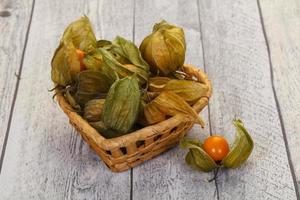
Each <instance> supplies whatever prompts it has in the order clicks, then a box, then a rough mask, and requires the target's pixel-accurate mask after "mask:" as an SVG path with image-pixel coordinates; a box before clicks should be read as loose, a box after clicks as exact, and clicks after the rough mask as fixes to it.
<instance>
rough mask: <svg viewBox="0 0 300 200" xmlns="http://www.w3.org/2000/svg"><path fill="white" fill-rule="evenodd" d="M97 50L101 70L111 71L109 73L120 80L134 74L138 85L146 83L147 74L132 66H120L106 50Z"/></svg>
mask: <svg viewBox="0 0 300 200" xmlns="http://www.w3.org/2000/svg"><path fill="white" fill-rule="evenodd" d="M98 50H99V51H100V52H101V53H102V58H103V63H102V65H101V68H109V69H111V73H112V71H114V72H115V73H117V74H118V76H119V77H120V78H124V77H126V76H130V75H133V74H135V73H136V75H137V77H138V80H139V84H140V85H144V84H145V83H146V82H148V76H149V75H148V72H146V71H143V70H141V69H140V68H138V67H136V66H133V65H127V66H125V65H122V64H120V63H119V62H118V61H117V60H116V59H115V58H114V57H113V56H112V55H111V54H110V53H109V52H108V51H107V50H105V49H102V48H100V49H98Z"/></svg>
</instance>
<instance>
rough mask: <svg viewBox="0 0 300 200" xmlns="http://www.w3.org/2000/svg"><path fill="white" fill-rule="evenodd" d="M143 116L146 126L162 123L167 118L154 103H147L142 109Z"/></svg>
mask: <svg viewBox="0 0 300 200" xmlns="http://www.w3.org/2000/svg"><path fill="white" fill-rule="evenodd" d="M144 116H145V118H146V121H147V125H152V124H156V123H158V122H162V121H164V120H165V119H166V118H167V116H166V114H165V113H164V112H162V111H161V110H160V109H159V108H158V107H157V106H156V105H155V104H154V103H149V104H147V105H146V106H145V108H144Z"/></svg>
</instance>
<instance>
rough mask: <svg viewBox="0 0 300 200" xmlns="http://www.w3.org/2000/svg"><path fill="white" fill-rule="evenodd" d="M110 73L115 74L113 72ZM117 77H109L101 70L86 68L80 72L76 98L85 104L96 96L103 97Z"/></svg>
mask: <svg viewBox="0 0 300 200" xmlns="http://www.w3.org/2000/svg"><path fill="white" fill-rule="evenodd" d="M110 75H114V74H113V73H111V74H110ZM116 79H117V77H116V76H115V77H114V78H113V77H109V76H107V75H106V74H104V73H102V72H100V71H93V70H86V71H82V72H80V73H79V76H78V84H77V91H76V94H75V99H76V101H77V103H79V104H80V105H82V106H83V105H85V104H86V103H87V102H88V101H90V100H92V99H95V98H103V97H105V96H106V93H107V92H108V91H109V88H110V86H111V85H112V84H113V82H114V80H116Z"/></svg>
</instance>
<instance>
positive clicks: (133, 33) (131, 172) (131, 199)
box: [130, 0, 135, 200]
mask: <svg viewBox="0 0 300 200" xmlns="http://www.w3.org/2000/svg"><path fill="white" fill-rule="evenodd" d="M132 21H133V23H132V25H133V26H132V41H133V43H134V42H135V41H134V38H135V0H133V19H132ZM130 200H133V168H130Z"/></svg>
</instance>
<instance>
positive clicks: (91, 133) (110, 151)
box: [56, 64, 211, 172]
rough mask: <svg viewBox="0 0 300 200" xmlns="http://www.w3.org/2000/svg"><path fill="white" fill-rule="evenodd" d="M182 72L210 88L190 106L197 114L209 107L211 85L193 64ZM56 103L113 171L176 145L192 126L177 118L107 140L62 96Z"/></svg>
mask: <svg viewBox="0 0 300 200" xmlns="http://www.w3.org/2000/svg"><path fill="white" fill-rule="evenodd" d="M181 70H182V71H183V72H185V73H186V74H188V75H190V76H192V77H194V78H195V79H196V80H197V81H198V82H200V83H203V84H206V85H207V86H208V88H209V89H208V92H207V94H206V95H205V96H204V97H202V98H200V99H199V100H198V101H197V102H196V103H195V104H194V105H193V109H195V110H196V112H197V113H199V112H200V111H201V110H202V109H203V108H204V107H205V106H206V105H207V104H208V100H209V98H210V96H211V83H210V81H209V80H208V78H207V76H206V74H205V73H204V72H203V71H201V70H200V69H198V68H196V67H193V66H192V65H186V64H185V65H184V66H183V67H182V69H181ZM56 100H57V101H58V103H59V105H60V107H61V109H62V110H63V111H64V112H65V113H66V115H67V116H68V117H69V120H70V123H71V124H72V125H73V127H74V128H75V129H76V130H77V131H78V132H79V133H80V135H81V136H82V138H83V139H84V140H85V141H86V142H87V143H88V144H89V145H90V146H91V147H92V149H94V151H95V152H96V153H97V154H98V155H99V156H100V157H101V159H102V160H103V161H104V162H105V164H106V165H107V166H108V167H109V168H110V169H111V170H112V171H114V172H121V171H125V170H127V169H129V168H132V167H135V166H137V165H139V164H140V163H142V162H144V161H146V160H149V159H152V158H153V157H154V156H156V155H159V154H160V153H162V152H164V151H166V150H167V149H169V148H171V147H174V146H176V145H177V144H178V142H179V140H180V138H182V137H183V136H184V135H185V134H186V133H187V132H188V131H189V130H190V129H191V128H192V126H193V122H190V121H186V120H185V117H184V116H183V115H176V116H173V117H171V118H169V119H167V120H164V121H162V122H160V123H157V124H154V125H151V126H147V127H145V128H142V129H140V130H137V131H134V132H132V133H129V134H126V135H123V136H120V137H116V138H112V139H106V138H104V137H103V136H102V135H101V134H99V133H98V132H97V131H96V130H95V129H94V128H93V127H92V126H90V125H89V124H88V122H87V121H85V120H84V119H83V118H82V117H81V116H80V115H78V114H77V113H76V112H75V111H73V109H72V107H71V106H70V105H69V104H68V102H67V101H66V100H65V98H64V96H63V95H61V94H58V95H57V96H56Z"/></svg>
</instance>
